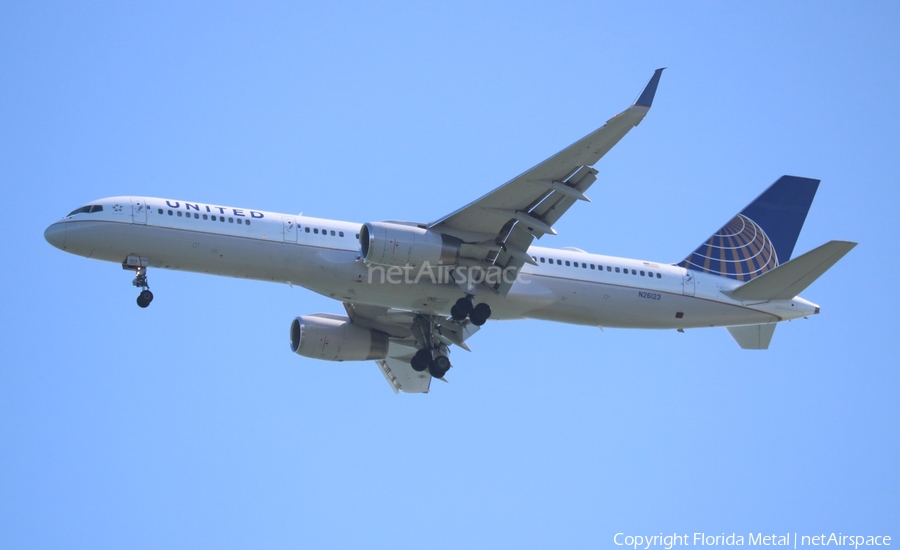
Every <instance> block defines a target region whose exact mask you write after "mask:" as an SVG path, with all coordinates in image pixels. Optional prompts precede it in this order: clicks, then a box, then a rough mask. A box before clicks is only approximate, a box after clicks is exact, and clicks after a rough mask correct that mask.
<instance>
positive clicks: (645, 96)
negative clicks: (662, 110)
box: [634, 67, 665, 107]
mask: <svg viewBox="0 0 900 550" xmlns="http://www.w3.org/2000/svg"><path fill="white" fill-rule="evenodd" d="M663 70H665V67H663V68H662V69H656V71H655V72H654V73H653V76H652V77H650V82H648V83H647V86H646V87H645V88H644V91H643V92H641V95H640V97H638V98H637V101H635V102H634V104H635V105H643V106H644V107H649V106H650V105H652V104H653V96H655V95H656V87H657V86H659V77H660V75H662V72H663Z"/></svg>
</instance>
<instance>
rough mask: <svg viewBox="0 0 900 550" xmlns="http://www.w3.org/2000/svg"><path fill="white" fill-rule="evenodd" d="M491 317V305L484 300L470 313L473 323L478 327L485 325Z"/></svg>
mask: <svg viewBox="0 0 900 550" xmlns="http://www.w3.org/2000/svg"><path fill="white" fill-rule="evenodd" d="M490 317H491V306H489V305H487V304H486V303H484V302H481V303H480V304H478V305H477V306H475V308H474V309H472V312H471V313H469V319H471V320H472V324H473V325H475V326H476V327H480V326H481V325H483V324H484V323H485V322H486V321H487V320H488V319H490Z"/></svg>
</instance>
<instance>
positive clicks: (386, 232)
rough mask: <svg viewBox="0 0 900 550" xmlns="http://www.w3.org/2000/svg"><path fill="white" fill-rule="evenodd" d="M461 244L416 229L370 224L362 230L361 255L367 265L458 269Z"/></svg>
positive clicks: (447, 237) (385, 223)
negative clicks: (430, 266)
mask: <svg viewBox="0 0 900 550" xmlns="http://www.w3.org/2000/svg"><path fill="white" fill-rule="evenodd" d="M459 246H460V241H458V240H457V239H455V238H453V237H449V236H447V235H441V234H440V233H435V232H434V231H429V230H427V229H422V228H421V227H416V226H414V225H402V224H398V223H391V222H370V223H367V224H365V225H363V226H362V228H361V229H360V230H359V251H360V253H361V254H362V257H363V259H365V261H366V262H368V263H372V264H379V265H397V266H418V265H422V264H424V263H426V262H427V263H429V264H432V265H454V264H456V262H457V260H458V259H459Z"/></svg>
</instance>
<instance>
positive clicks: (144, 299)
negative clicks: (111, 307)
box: [122, 256, 153, 308]
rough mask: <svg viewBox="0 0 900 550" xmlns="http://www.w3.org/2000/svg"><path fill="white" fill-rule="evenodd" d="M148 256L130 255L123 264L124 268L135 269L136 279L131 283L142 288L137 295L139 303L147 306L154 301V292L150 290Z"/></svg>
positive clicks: (143, 306) (141, 305)
mask: <svg viewBox="0 0 900 550" xmlns="http://www.w3.org/2000/svg"><path fill="white" fill-rule="evenodd" d="M147 263H148V262H147V258H139V257H137V256H128V258H126V259H125V262H124V263H123V264H122V269H127V270H129V271H134V272H135V276H134V280H133V281H131V284H133V285H134V286H136V287H138V288H140V289H142V290H141V293H140V294H138V297H137V305H138V306H139V307H141V308H145V307H147V306H149V305H150V302H152V301H153V293H152V292H150V285H149V284H148V283H147Z"/></svg>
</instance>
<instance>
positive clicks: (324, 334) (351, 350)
mask: <svg viewBox="0 0 900 550" xmlns="http://www.w3.org/2000/svg"><path fill="white" fill-rule="evenodd" d="M291 351H293V352H294V353H296V354H297V355H303V356H304V357H311V358H313V359H324V360H326V361H367V360H369V359H384V358H385V357H387V353H388V335H387V334H385V333H383V332H379V331H377V330H372V329H368V328H363V327H360V326H357V325H354V324H353V323H351V322H350V319H348V318H347V317H341V316H339V315H327V314H321V313H317V314H313V315H303V316H301V317H297V318H296V319H294V321H293V322H292V323H291Z"/></svg>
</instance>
